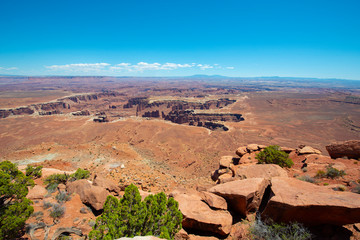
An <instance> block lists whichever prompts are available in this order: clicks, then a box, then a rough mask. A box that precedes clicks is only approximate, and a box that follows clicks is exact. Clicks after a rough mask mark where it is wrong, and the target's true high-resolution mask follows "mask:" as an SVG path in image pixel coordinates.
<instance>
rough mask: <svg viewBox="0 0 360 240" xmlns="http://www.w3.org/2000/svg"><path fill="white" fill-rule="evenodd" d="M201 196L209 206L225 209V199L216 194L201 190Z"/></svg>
mask: <svg viewBox="0 0 360 240" xmlns="http://www.w3.org/2000/svg"><path fill="white" fill-rule="evenodd" d="M201 198H202V200H203V201H204V202H206V203H207V205H209V207H211V208H215V209H223V210H227V202H226V200H225V199H224V198H222V197H220V196H218V195H216V194H213V193H209V192H201Z"/></svg>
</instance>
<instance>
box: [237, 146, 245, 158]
mask: <svg viewBox="0 0 360 240" xmlns="http://www.w3.org/2000/svg"><path fill="white" fill-rule="evenodd" d="M247 152H248V150H247V148H246V147H239V148H238V149H236V154H237V155H238V156H239V157H242V156H244V155H245V154H246V153H247Z"/></svg>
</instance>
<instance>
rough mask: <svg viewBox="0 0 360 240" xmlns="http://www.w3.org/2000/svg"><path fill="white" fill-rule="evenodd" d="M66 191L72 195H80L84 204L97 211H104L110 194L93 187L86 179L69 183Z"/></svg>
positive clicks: (100, 188) (102, 189)
mask: <svg viewBox="0 0 360 240" xmlns="http://www.w3.org/2000/svg"><path fill="white" fill-rule="evenodd" d="M66 190H67V191H68V192H69V193H70V194H72V193H77V194H79V195H80V199H81V201H82V202H83V203H84V204H89V205H91V206H92V207H93V208H94V209H95V210H97V211H99V210H101V209H103V206H104V203H105V201H106V198H107V196H108V195H109V194H110V193H109V192H108V191H106V190H105V189H104V188H102V187H99V186H93V185H91V184H90V183H89V182H88V181H87V180H85V179H81V180H77V181H75V182H71V183H68V184H67V186H66Z"/></svg>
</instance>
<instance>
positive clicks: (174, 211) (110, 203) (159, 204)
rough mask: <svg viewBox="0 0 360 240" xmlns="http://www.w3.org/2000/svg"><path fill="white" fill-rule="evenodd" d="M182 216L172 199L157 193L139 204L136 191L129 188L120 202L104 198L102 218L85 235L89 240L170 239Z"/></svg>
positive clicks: (112, 198)
mask: <svg viewBox="0 0 360 240" xmlns="http://www.w3.org/2000/svg"><path fill="white" fill-rule="evenodd" d="M181 222H182V214H181V212H180V211H179V206H178V203H177V202H176V201H175V200H174V199H173V198H169V199H167V198H166V195H165V194H164V193H163V192H162V193H158V194H156V195H150V196H148V197H146V198H145V199H144V201H141V197H140V194H139V190H138V189H137V187H136V186H134V185H130V186H128V187H127V188H126V189H125V194H124V196H123V197H122V198H121V199H120V201H119V200H118V199H117V198H115V197H113V196H108V197H107V199H106V202H105V204H104V212H103V214H102V215H101V216H100V217H98V218H97V219H96V224H95V226H94V227H93V230H92V231H91V232H90V234H89V238H90V239H106V240H108V239H109V240H110V239H116V238H120V237H134V236H146V235H153V236H158V237H160V238H166V239H173V238H174V235H175V233H177V232H178V231H179V230H180V229H181Z"/></svg>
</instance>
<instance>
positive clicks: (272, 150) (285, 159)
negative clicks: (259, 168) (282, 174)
mask: <svg viewBox="0 0 360 240" xmlns="http://www.w3.org/2000/svg"><path fill="white" fill-rule="evenodd" d="M256 159H257V160H258V161H259V163H267V164H277V165H279V166H280V167H289V168H290V167H291V166H292V165H294V163H293V161H292V160H291V159H290V158H289V154H287V153H286V152H284V151H281V150H280V147H279V146H277V145H273V146H268V147H266V148H265V149H264V150H263V151H261V152H259V153H258V154H257V155H256Z"/></svg>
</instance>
